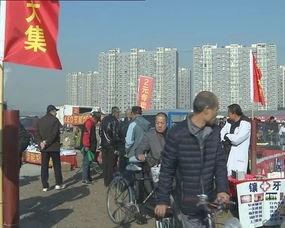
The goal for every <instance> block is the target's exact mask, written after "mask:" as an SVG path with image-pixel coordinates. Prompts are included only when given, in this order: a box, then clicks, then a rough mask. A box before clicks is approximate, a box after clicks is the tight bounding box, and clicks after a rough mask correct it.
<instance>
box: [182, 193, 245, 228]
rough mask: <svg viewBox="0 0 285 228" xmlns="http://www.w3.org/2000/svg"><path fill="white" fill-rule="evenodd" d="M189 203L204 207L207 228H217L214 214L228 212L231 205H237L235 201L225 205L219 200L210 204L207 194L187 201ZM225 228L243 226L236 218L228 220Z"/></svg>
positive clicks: (239, 227)
mask: <svg viewBox="0 0 285 228" xmlns="http://www.w3.org/2000/svg"><path fill="white" fill-rule="evenodd" d="M186 201H188V202H196V203H197V207H200V206H202V209H203V211H204V212H205V218H204V221H205V224H206V227H207V228H215V227H216V225H215V221H214V214H215V212H222V211H228V210H229V209H230V206H231V205H235V204H236V203H235V202H233V201H229V202H228V203H224V202H223V201H221V200H217V201H216V202H209V201H208V196H207V195H205V194H201V195H197V198H194V199H193V198H190V199H186ZM224 227H225V228H241V224H240V222H239V220H238V219H237V218H235V217H233V218H231V219H229V220H227V222H226V224H225V226H224Z"/></svg>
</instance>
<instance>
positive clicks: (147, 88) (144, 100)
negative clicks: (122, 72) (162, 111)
mask: <svg viewBox="0 0 285 228" xmlns="http://www.w3.org/2000/svg"><path fill="white" fill-rule="evenodd" d="M152 87H153V78H152V77H147V76H141V77H140V80H139V93H138V99H137V105H138V106H140V107H141V108H142V110H149V109H150V105H151V97H152Z"/></svg>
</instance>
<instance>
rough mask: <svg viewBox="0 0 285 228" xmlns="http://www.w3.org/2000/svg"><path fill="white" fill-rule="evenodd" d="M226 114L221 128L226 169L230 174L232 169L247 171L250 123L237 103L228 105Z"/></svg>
mask: <svg viewBox="0 0 285 228" xmlns="http://www.w3.org/2000/svg"><path fill="white" fill-rule="evenodd" d="M228 116H229V119H228V120H227V122H226V124H225V126H224V127H223V128H222V130H221V140H222V142H223V145H224V148H225V150H227V149H226V148H228V152H229V154H228V162H227V169H228V176H230V175H231V174H232V170H234V171H243V172H245V173H246V172H247V166H248V149H249V144H250V134H251V123H250V119H249V118H248V117H246V116H244V115H243V113H242V110H241V107H240V106H239V105H238V104H232V105H229V106H228ZM226 152H227V151H226Z"/></svg>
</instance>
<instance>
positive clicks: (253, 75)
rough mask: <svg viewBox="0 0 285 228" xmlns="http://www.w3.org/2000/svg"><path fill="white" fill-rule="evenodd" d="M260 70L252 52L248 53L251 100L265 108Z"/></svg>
mask: <svg viewBox="0 0 285 228" xmlns="http://www.w3.org/2000/svg"><path fill="white" fill-rule="evenodd" d="M261 78H262V74H261V70H260V69H259V66H258V63H257V61H256V57H255V55H254V54H253V52H252V51H250V80H251V100H252V101H254V102H260V103H261V104H262V105H263V106H265V105H266V104H265V99H264V93H263V88H262V84H261Z"/></svg>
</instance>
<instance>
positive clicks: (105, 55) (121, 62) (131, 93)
mask: <svg viewBox="0 0 285 228" xmlns="http://www.w3.org/2000/svg"><path fill="white" fill-rule="evenodd" d="M177 67H178V57H177V50H176V49H175V48H157V49H156V50H155V51H146V50H144V49H131V50H130V52H121V51H120V49H113V50H109V51H108V52H102V53H100V54H99V73H100V83H101V84H102V87H101V88H102V93H101V96H100V97H101V99H100V102H101V103H100V106H101V107H102V108H103V109H104V110H107V111H110V110H111V107H112V106H118V107H119V108H121V109H122V110H125V109H127V108H129V107H131V106H133V105H136V103H137V95H138V94H137V93H138V86H139V85H138V81H139V77H140V76H149V77H153V78H154V85H153V94H152V103H151V108H152V109H174V108H176V105H177V101H176V98H177V96H176V92H177Z"/></svg>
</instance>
